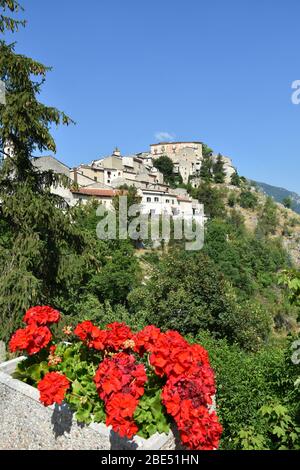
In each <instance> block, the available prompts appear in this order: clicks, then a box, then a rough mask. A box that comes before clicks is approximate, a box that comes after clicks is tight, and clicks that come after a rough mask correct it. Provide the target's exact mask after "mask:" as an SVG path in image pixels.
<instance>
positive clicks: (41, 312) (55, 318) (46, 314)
mask: <svg viewBox="0 0 300 470" xmlns="http://www.w3.org/2000/svg"><path fill="white" fill-rule="evenodd" d="M59 320H60V313H59V311H58V310H54V308H52V307H48V306H47V305H44V306H37V307H32V308H30V309H29V310H27V312H26V313H25V316H24V318H23V321H24V323H27V325H31V324H33V323H34V324H36V325H49V324H51V323H58V322H59Z"/></svg>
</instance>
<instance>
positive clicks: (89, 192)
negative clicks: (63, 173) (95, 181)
mask: <svg viewBox="0 0 300 470" xmlns="http://www.w3.org/2000/svg"><path fill="white" fill-rule="evenodd" d="M72 193H74V194H83V195H85V196H99V197H101V196H102V197H113V196H115V195H116V194H118V191H116V190H114V189H101V188H79V189H76V190H73V191H72Z"/></svg>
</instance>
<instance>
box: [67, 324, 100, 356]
mask: <svg viewBox="0 0 300 470" xmlns="http://www.w3.org/2000/svg"><path fill="white" fill-rule="evenodd" d="M74 334H75V335H77V336H78V337H79V338H80V339H81V341H83V342H84V343H86V345H87V346H88V347H89V348H94V349H97V350H98V351H102V350H103V349H104V348H105V340H106V338H107V332H106V331H104V330H100V328H98V327H97V326H94V325H93V323H92V322H91V321H83V322H82V323H79V324H78V325H77V326H76V328H75V330H74Z"/></svg>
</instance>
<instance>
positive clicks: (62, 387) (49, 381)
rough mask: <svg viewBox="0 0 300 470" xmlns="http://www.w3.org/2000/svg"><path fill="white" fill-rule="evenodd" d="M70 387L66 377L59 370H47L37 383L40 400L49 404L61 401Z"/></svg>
mask: <svg viewBox="0 0 300 470" xmlns="http://www.w3.org/2000/svg"><path fill="white" fill-rule="evenodd" d="M69 387H70V382H69V380H68V379H67V377H66V376H65V375H63V374H60V373H59V372H48V373H47V374H46V375H45V377H44V378H43V379H42V380H41V381H40V382H39V383H38V387H37V388H38V390H39V392H40V401H41V402H42V403H43V404H44V405H45V406H49V405H52V404H53V403H58V404H59V405H60V404H61V403H62V401H63V399H64V397H65V394H66V391H67V390H68V388H69Z"/></svg>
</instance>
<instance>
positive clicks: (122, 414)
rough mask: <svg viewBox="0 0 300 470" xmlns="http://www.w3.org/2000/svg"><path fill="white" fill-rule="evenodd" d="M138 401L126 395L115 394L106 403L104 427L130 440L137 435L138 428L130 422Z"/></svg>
mask: <svg viewBox="0 0 300 470" xmlns="http://www.w3.org/2000/svg"><path fill="white" fill-rule="evenodd" d="M137 404H138V400H137V399H136V398H135V397H133V396H132V395H131V394H128V393H115V394H113V395H112V397H111V398H110V399H109V400H108V402H107V403H106V413H107V418H106V425H107V426H109V425H111V426H112V428H113V430H114V431H115V432H117V433H119V434H120V436H121V437H127V438H128V439H131V438H132V437H133V435H134V434H136V433H137V431H138V427H137V426H136V424H135V423H134V421H133V420H132V416H133V414H134V412H135V409H136V407H137Z"/></svg>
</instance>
